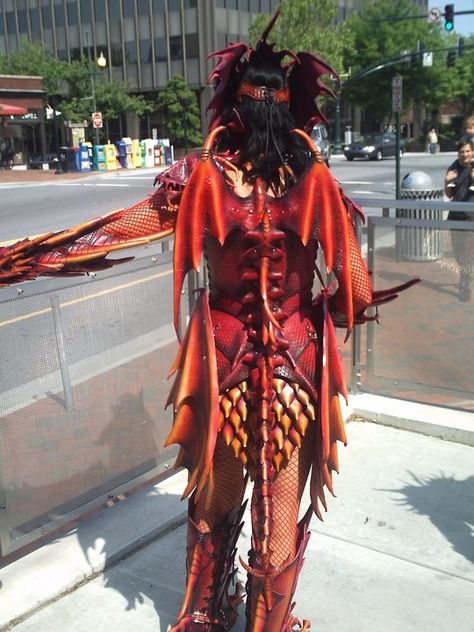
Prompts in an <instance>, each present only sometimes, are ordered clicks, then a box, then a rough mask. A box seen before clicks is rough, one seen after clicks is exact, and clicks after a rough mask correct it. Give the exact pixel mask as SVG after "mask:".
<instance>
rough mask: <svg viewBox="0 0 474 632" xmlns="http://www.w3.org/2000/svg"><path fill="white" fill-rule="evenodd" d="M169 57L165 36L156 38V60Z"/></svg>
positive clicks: (164, 59)
mask: <svg viewBox="0 0 474 632" xmlns="http://www.w3.org/2000/svg"><path fill="white" fill-rule="evenodd" d="M167 59H168V51H167V50H166V40H165V38H164V37H156V38H155V61H157V62H160V61H166V60H167Z"/></svg>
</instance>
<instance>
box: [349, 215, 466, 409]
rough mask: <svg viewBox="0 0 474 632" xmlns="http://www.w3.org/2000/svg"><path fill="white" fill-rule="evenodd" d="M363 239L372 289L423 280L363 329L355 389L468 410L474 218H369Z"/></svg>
mask: <svg viewBox="0 0 474 632" xmlns="http://www.w3.org/2000/svg"><path fill="white" fill-rule="evenodd" d="M367 239H368V248H369V257H368V267H369V269H371V270H373V282H374V287H375V289H382V288H386V287H391V286H395V285H399V284H401V283H404V282H406V281H408V280H409V279H411V278H413V277H420V278H421V283H420V284H418V285H417V286H415V287H413V288H411V289H410V290H408V291H406V292H404V293H403V294H402V295H401V296H400V298H399V299H397V300H396V301H394V302H393V303H391V304H389V305H386V306H383V307H382V308H381V309H380V321H381V324H380V326H379V325H377V324H369V325H368V326H367V332H366V336H367V339H366V342H365V343H362V344H361V349H363V347H364V346H365V354H366V358H365V360H362V361H361V365H360V367H359V371H360V374H361V379H360V382H361V384H360V388H361V390H363V391H366V392H370V393H374V394H377V395H387V396H391V397H397V398H402V399H408V400H412V401H418V402H423V403H427V404H434V405H441V406H448V407H454V408H459V409H462V410H467V411H472V410H473V409H474V395H473V389H472V379H471V375H472V367H473V358H474V338H473V331H474V310H473V309H472V298H470V297H469V296H468V293H466V292H465V293H464V295H463V293H462V284H463V283H465V281H463V280H462V279H466V278H467V277H469V279H470V278H471V276H472V264H473V261H474V222H470V221H439V220H438V221H436V220H433V221H430V220H419V219H398V218H397V219H395V218H380V217H369V221H368V234H367ZM420 253H424V255H423V254H420ZM461 272H463V274H461ZM466 282H467V281H466Z"/></svg>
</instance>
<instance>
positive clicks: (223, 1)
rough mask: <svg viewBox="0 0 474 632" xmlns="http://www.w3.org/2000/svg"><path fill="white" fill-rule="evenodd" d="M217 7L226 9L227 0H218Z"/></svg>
mask: <svg viewBox="0 0 474 632" xmlns="http://www.w3.org/2000/svg"><path fill="white" fill-rule="evenodd" d="M216 7H221V9H225V0H217V2H216Z"/></svg>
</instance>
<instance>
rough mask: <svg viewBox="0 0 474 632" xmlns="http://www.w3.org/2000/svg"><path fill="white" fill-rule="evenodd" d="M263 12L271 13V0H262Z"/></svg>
mask: <svg viewBox="0 0 474 632" xmlns="http://www.w3.org/2000/svg"><path fill="white" fill-rule="evenodd" d="M261 12H262V13H270V0H261Z"/></svg>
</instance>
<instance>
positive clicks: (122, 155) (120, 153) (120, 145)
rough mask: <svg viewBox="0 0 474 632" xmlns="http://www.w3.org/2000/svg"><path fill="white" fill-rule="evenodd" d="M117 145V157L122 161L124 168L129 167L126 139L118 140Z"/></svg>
mask: <svg viewBox="0 0 474 632" xmlns="http://www.w3.org/2000/svg"><path fill="white" fill-rule="evenodd" d="M115 147H117V158H118V161H119V163H120V166H121V167H122V168H123V169H126V168H127V145H126V143H125V141H123V140H118V141H116V143H115Z"/></svg>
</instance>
